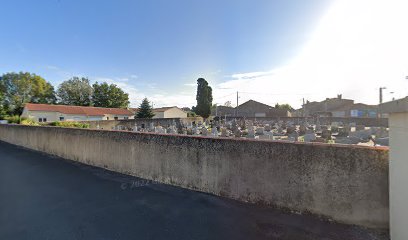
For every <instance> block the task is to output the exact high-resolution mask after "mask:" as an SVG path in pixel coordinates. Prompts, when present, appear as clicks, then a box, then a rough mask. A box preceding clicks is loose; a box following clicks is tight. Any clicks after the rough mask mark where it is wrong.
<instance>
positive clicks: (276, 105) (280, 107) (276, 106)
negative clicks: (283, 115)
mask: <svg viewBox="0 0 408 240" xmlns="http://www.w3.org/2000/svg"><path fill="white" fill-rule="evenodd" d="M275 108H277V109H285V110H288V111H290V112H291V111H293V110H294V108H293V107H292V106H290V105H289V104H287V103H285V104H279V103H277V104H275Z"/></svg>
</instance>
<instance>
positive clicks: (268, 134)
mask: <svg viewBox="0 0 408 240" xmlns="http://www.w3.org/2000/svg"><path fill="white" fill-rule="evenodd" d="M259 137H260V138H261V137H262V139H269V140H274V139H275V138H274V136H273V132H272V131H270V132H264V135H261V136H259Z"/></svg>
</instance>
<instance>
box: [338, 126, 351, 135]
mask: <svg viewBox="0 0 408 240" xmlns="http://www.w3.org/2000/svg"><path fill="white" fill-rule="evenodd" d="M337 130H338V134H337V137H347V136H348V135H349V131H348V130H349V129H348V127H339V128H338V129H337Z"/></svg>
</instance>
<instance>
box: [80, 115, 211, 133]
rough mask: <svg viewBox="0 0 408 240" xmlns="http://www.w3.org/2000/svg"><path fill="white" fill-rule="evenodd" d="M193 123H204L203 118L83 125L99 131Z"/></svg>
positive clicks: (116, 121) (158, 119)
mask: <svg viewBox="0 0 408 240" xmlns="http://www.w3.org/2000/svg"><path fill="white" fill-rule="evenodd" d="M192 122H196V123H198V122H203V118H202V117H189V118H153V119H139V118H136V119H128V120H101V121H83V123H88V124H89V125H90V126H89V127H90V128H91V129H96V128H97V126H98V125H99V129H104V130H112V129H113V128H115V127H118V126H123V127H125V128H134V126H135V124H137V126H138V128H141V127H142V126H144V127H145V128H149V125H150V123H153V125H154V126H159V125H160V126H165V127H167V126H170V125H175V126H176V127H177V128H179V127H181V125H182V124H183V125H185V126H187V125H189V124H191V123H192Z"/></svg>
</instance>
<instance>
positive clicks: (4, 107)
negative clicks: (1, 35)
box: [0, 72, 130, 117]
mask: <svg viewBox="0 0 408 240" xmlns="http://www.w3.org/2000/svg"><path fill="white" fill-rule="evenodd" d="M26 103H45V104H64V105H76V106H95V107H109V108H126V107H128V106H129V103H130V102H129V95H128V94H127V93H125V92H124V91H123V90H122V89H121V88H119V87H118V86H117V85H115V84H108V83H106V82H103V83H98V82H96V83H94V84H92V85H91V84H90V81H89V79H88V78H85V77H72V78H70V79H68V80H66V81H64V82H63V83H61V84H60V85H59V86H58V88H57V89H56V90H55V88H54V86H53V85H52V84H51V83H50V82H47V81H46V80H45V79H44V78H42V77H41V76H38V75H36V74H33V73H29V72H19V73H15V72H10V73H5V74H3V75H1V76H0V117H1V116H7V115H9V116H11V115H20V114H21V113H22V111H23V108H24V104H26Z"/></svg>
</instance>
